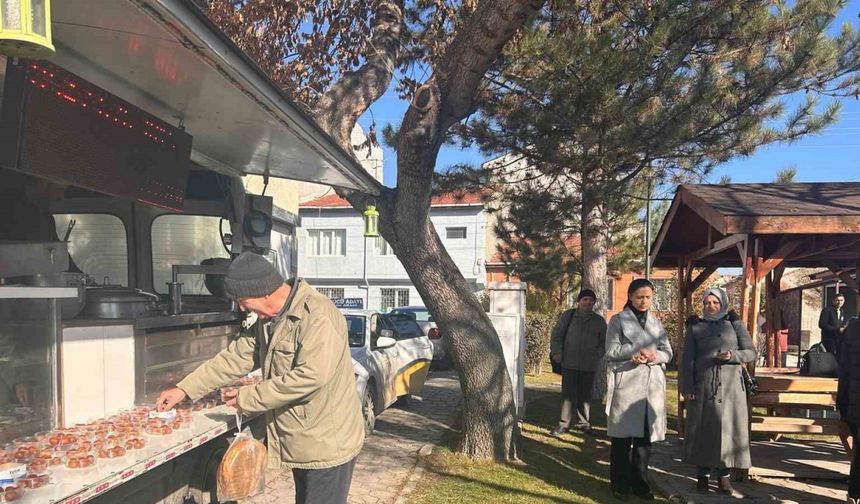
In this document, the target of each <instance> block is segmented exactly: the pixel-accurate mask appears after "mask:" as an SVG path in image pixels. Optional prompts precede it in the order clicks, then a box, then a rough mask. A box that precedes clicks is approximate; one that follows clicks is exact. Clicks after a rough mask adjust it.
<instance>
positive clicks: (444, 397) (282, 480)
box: [242, 371, 460, 504]
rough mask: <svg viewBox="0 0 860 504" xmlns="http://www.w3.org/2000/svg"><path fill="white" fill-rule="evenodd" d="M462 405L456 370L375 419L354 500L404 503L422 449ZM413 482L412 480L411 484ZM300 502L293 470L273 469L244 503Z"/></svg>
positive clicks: (434, 376) (433, 378)
mask: <svg viewBox="0 0 860 504" xmlns="http://www.w3.org/2000/svg"><path fill="white" fill-rule="evenodd" d="M459 405H460V383H459V382H458V381H457V376H456V374H454V373H453V372H450V371H446V372H436V371H433V372H431V373H430V376H429V377H428V378H427V382H426V383H425V384H424V390H423V391H422V392H421V394H420V395H417V396H413V397H412V399H410V400H409V402H408V404H406V405H404V406H399V405H397V406H391V407H389V408H388V409H387V410H385V411H384V412H383V413H382V414H381V415H380V416H379V417H378V418H377V420H376V432H374V434H373V435H372V436H370V437H369V438H368V439H367V441H366V442H365V445H364V448H363V449H362V451H361V454H360V455H359V456H358V460H357V461H356V465H355V473H354V474H353V478H352V486H351V488H350V492H349V502H350V504H394V503H395V502H403V501H404V499H405V498H406V495H407V494H408V493H409V492H411V491H412V490H413V489H414V482H413V480H415V479H416V478H417V473H416V465H417V462H418V450H419V449H421V447H422V446H424V445H426V444H436V443H438V442H439V441H440V439H441V438H442V436H443V434H444V433H445V432H446V431H447V430H449V429H450V425H452V424H453V422H454V418H455V415H456V412H457V410H458V408H459ZM410 483H412V484H410ZM294 501H295V486H294V484H293V477H292V473H291V472H290V471H289V470H286V471H271V472H269V473H268V474H267V479H266V491H265V492H264V493H262V494H260V495H257V496H255V497H252V498H250V499H246V500H244V501H242V504H290V503H292V502H294Z"/></svg>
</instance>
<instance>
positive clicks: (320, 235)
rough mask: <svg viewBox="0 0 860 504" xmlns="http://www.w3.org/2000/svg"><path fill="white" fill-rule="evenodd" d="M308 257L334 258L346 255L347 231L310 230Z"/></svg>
mask: <svg viewBox="0 0 860 504" xmlns="http://www.w3.org/2000/svg"><path fill="white" fill-rule="evenodd" d="M308 255H309V256H317V257H332V256H345V255H346V230H345V229H309V230H308Z"/></svg>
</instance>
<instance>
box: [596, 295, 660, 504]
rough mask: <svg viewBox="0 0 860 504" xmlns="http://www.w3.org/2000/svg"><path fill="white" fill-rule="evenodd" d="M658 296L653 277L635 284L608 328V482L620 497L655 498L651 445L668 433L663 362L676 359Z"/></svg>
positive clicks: (616, 495) (614, 492) (613, 491)
mask: <svg viewBox="0 0 860 504" xmlns="http://www.w3.org/2000/svg"><path fill="white" fill-rule="evenodd" d="M653 296H654V285H653V284H652V283H651V282H649V281H648V280H645V279H644V278H639V279H636V280H634V281H633V282H631V283H630V287H629V288H628V289H627V297H628V301H627V305H626V306H625V307H624V310H623V311H622V312H621V313H619V314H617V315H615V316H614V317H612V319H611V320H610V321H609V326H608V328H607V331H606V360H607V367H608V369H609V371H610V372H609V379H608V391H607V398H606V415H607V433H608V434H609V436H610V438H612V448H611V451H610V454H609V482H610V486H611V487H612V493H613V495H615V497H617V498H620V499H624V498H627V496H628V495H629V494H630V493H633V494H634V495H637V496H639V497H642V498H644V499H648V500H652V499H654V494H653V493H652V492H651V486H650V485H649V484H648V459H649V457H650V456H651V443H652V442H654V441H662V440H663V439H665V437H666V375H665V373H664V366H665V364H666V363H667V362H669V361H670V360H671V359H672V348H671V347H670V346H669V338H668V335H667V334H666V330H665V329H663V324H661V323H660V320H659V319H658V318H657V317H656V316H655V315H654V314H653V313H650V311H649V310H650V308H651V301H652V298H653ZM631 448H632V450H631Z"/></svg>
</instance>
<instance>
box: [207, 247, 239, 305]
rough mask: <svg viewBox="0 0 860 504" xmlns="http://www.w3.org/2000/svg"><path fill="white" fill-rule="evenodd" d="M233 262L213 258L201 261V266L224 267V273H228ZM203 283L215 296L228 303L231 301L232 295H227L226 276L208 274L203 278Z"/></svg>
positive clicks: (226, 259)
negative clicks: (228, 268)
mask: <svg viewBox="0 0 860 504" xmlns="http://www.w3.org/2000/svg"><path fill="white" fill-rule="evenodd" d="M231 262H233V260H232V259H228V258H222V257H213V258H211V259H204V260H203V261H200V264H201V265H202V266H223V267H224V271H226V270H227V267H228V266H230V263H231ZM203 283H204V284H205V285H206V290H208V291H209V293H210V294H212V295H213V296H215V297H219V298H221V299H226V300H228V301H229V300H230V295H229V294H227V287H226V286H225V285H224V275H216V274H212V273H207V274H206V276H205V277H203Z"/></svg>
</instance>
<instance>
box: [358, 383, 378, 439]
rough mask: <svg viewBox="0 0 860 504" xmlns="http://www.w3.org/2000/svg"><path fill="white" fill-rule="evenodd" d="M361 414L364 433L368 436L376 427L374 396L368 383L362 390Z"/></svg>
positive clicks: (371, 385) (370, 384)
mask: <svg viewBox="0 0 860 504" xmlns="http://www.w3.org/2000/svg"><path fill="white" fill-rule="evenodd" d="M361 414H362V415H363V416H364V433H365V435H367V436H369V435H371V434H373V429H374V427H376V394H375V393H374V392H373V383H368V384H367V388H366V389H365V390H364V400H363V401H362V403H361Z"/></svg>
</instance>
